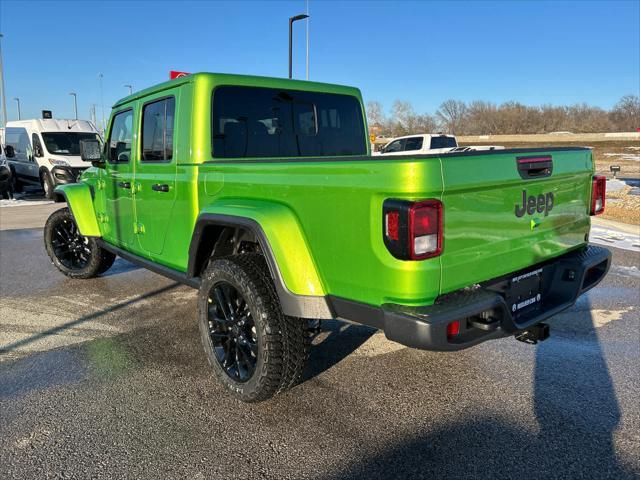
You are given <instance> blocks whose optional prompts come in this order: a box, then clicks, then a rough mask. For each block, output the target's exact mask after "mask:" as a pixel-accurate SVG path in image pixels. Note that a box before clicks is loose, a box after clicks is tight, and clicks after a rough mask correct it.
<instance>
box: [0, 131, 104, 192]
mask: <svg viewBox="0 0 640 480" xmlns="http://www.w3.org/2000/svg"><path fill="white" fill-rule="evenodd" d="M84 139H98V140H100V136H99V135H98V131H97V130H96V128H95V127H94V126H93V124H92V123H91V122H89V121H87V120H62V119H51V118H47V119H32V120H16V121H12V122H7V125H6V128H5V154H6V156H7V160H8V163H9V167H10V168H11V173H12V175H13V185H14V190H15V191H20V189H21V188H22V186H23V185H29V184H31V185H40V186H41V187H42V188H43V189H44V193H45V195H46V197H47V198H49V199H55V194H54V192H53V190H54V188H55V187H56V185H60V184H66V183H75V182H77V181H78V178H80V175H81V174H82V172H83V171H84V170H86V169H87V167H89V165H87V164H86V163H85V162H83V161H82V159H81V158H80V140H84Z"/></svg>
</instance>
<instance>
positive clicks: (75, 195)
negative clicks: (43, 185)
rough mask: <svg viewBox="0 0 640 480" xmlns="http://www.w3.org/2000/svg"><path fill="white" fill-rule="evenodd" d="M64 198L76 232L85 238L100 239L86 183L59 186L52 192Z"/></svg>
mask: <svg viewBox="0 0 640 480" xmlns="http://www.w3.org/2000/svg"><path fill="white" fill-rule="evenodd" d="M54 192H55V193H58V194H60V195H62V196H63V197H64V199H65V200H66V202H67V206H68V207H69V210H70V211H71V216H72V217H73V219H74V220H75V221H76V225H78V230H80V233H81V234H82V235H83V236H85V237H101V236H102V234H101V232H100V226H99V225H98V219H97V218H96V211H95V209H94V208H93V195H92V192H91V188H90V187H89V185H87V184H86V183H82V182H80V183H70V184H67V185H59V186H57V187H56V188H55V190H54Z"/></svg>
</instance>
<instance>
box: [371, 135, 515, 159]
mask: <svg viewBox="0 0 640 480" xmlns="http://www.w3.org/2000/svg"><path fill="white" fill-rule="evenodd" d="M481 150H504V147H501V146H497V145H471V146H465V147H460V146H458V140H457V139H456V137H455V136H454V135H444V134H441V133H438V134H433V133H426V134H420V135H407V136H404V137H398V138H394V139H393V140H391V141H389V142H388V143H387V144H386V145H385V146H384V147H382V149H381V150H380V152H377V153H375V155H406V154H407V153H411V154H413V155H426V154H438V153H451V152H471V151H481Z"/></svg>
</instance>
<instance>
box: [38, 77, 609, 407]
mask: <svg viewBox="0 0 640 480" xmlns="http://www.w3.org/2000/svg"><path fill="white" fill-rule="evenodd" d="M80 150H81V152H82V158H83V160H85V161H91V162H92V163H93V168H90V169H89V170H88V171H86V172H85V173H84V174H83V176H82V179H81V181H80V183H77V184H68V185H62V186H59V187H58V188H57V189H56V191H58V192H60V193H61V194H63V195H64V196H65V197H66V199H67V202H68V205H69V208H65V209H61V210H58V211H57V212H55V213H53V214H52V215H51V217H50V218H49V219H48V221H47V223H46V226H45V230H44V239H45V246H46V250H47V252H48V254H49V256H50V258H51V261H52V262H53V264H54V265H55V266H56V267H57V268H58V269H59V270H60V271H61V272H63V273H64V274H65V275H68V276H69V277H72V278H90V277H93V276H96V275H99V274H101V273H103V272H105V271H106V270H107V269H108V268H109V267H110V266H111V265H112V264H113V262H114V259H115V258H116V255H120V256H122V257H123V258H125V259H128V260H129V261H132V262H135V263H137V264H139V265H142V266H144V267H146V268H148V269H150V270H152V271H154V272H157V273H160V274H162V275H165V276H167V277H169V278H172V279H174V280H177V281H180V282H183V283H184V284H186V285H190V286H192V287H194V288H197V289H199V293H198V299H197V317H198V322H199V325H200V331H201V336H202V342H203V345H204V349H205V352H206V354H207V358H208V360H209V362H210V364H211V366H212V369H213V371H214V372H215V374H216V375H217V377H218V378H219V380H220V381H221V382H222V383H223V384H224V385H225V386H226V387H227V388H228V389H229V391H231V392H233V393H234V394H235V395H237V396H238V397H239V398H240V399H242V400H244V401H259V400H264V399H267V398H269V397H271V396H272V395H274V394H276V393H278V392H280V391H283V390H285V389H287V388H290V387H291V386H292V385H294V384H295V383H296V381H297V380H298V379H299V378H300V375H301V372H302V370H303V368H304V365H305V362H306V361H307V357H308V355H309V345H310V336H311V334H312V332H313V330H314V329H315V328H316V327H317V321H318V319H333V318H337V319H342V320H348V321H352V322H357V323H361V324H365V325H370V326H373V327H375V328H379V329H382V330H384V333H385V335H386V336H387V338H389V339H390V340H393V341H396V342H399V343H401V344H404V345H406V346H409V347H413V348H421V349H428V350H460V349H463V348H467V347H471V346H473V345H476V344H478V343H480V342H484V341H486V340H490V339H497V338H501V337H506V336H510V335H515V336H516V337H517V338H518V339H520V340H523V341H526V342H530V343H535V342H537V341H539V340H544V339H545V338H546V337H547V335H548V328H547V327H546V325H544V324H543V323H541V322H542V321H543V320H545V319H546V318H549V317H550V316H552V315H554V314H556V313H558V312H560V311H562V310H565V309H566V308H568V307H570V306H571V305H573V304H574V302H575V301H576V299H577V298H578V296H579V295H581V294H583V293H584V292H586V291H587V290H589V289H591V288H593V287H594V286H595V285H597V284H598V283H599V282H600V281H601V280H602V278H603V277H604V276H605V274H606V273H607V271H608V268H609V264H610V259H611V254H610V252H609V251H608V250H606V249H603V248H600V247H595V246H590V245H589V244H588V236H589V228H590V215H597V214H599V213H602V211H603V210H604V201H605V191H604V190H605V183H604V179H603V177H594V176H593V173H594V162H593V158H592V152H591V150H590V149H588V148H540V149H509V150H500V151H476V152H463V153H442V154H438V155H418V156H416V155H413V154H407V155H404V156H396V157H393V158H389V159H387V158H385V157H384V156H378V157H372V156H370V152H369V138H368V135H367V128H366V120H365V115H364V109H363V104H362V98H361V95H360V92H359V90H357V89H355V88H351V87H343V86H338V85H330V84H322V83H315V82H304V81H297V80H283V79H274V78H261V77H251V76H239V75H222V74H209V73H200V74H194V75H190V76H188V77H185V78H179V79H175V80H172V81H169V82H165V83H162V84H160V85H157V86H155V87H152V88H148V89H146V90H143V91H141V92H137V93H135V94H134V95H132V96H129V97H126V98H125V99H123V100H121V101H120V102H117V103H116V105H115V106H114V108H113V111H112V113H111V119H110V122H109V126H108V129H107V133H106V146H105V149H104V150H103V151H101V148H100V144H99V142H98V141H97V140H84V141H82V142H81V143H80ZM488 165H490V168H489V167H488ZM150 308H152V307H150Z"/></svg>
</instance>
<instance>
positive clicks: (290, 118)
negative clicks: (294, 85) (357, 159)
mask: <svg viewBox="0 0 640 480" xmlns="http://www.w3.org/2000/svg"><path fill="white" fill-rule="evenodd" d="M212 128H213V132H212V139H213V141H212V143H213V145H212V147H213V156H214V157H215V158H241V157H262V158H272V157H315V156H339V155H365V154H366V151H367V150H366V143H365V132H364V123H363V119H362V110H361V107H360V102H359V101H358V99H357V98H355V97H351V96H349V95H336V94H328V93H314V92H302V91H296V90H281V89H271V88H255V87H231V86H229V87H218V88H217V89H216V90H215V91H214V95H213V106H212Z"/></svg>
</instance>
